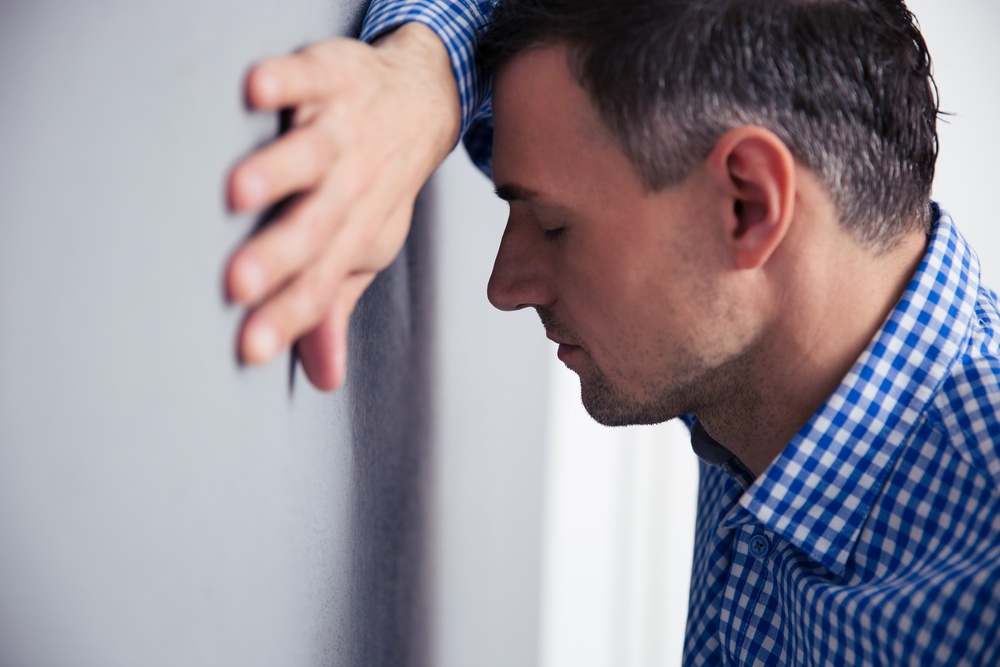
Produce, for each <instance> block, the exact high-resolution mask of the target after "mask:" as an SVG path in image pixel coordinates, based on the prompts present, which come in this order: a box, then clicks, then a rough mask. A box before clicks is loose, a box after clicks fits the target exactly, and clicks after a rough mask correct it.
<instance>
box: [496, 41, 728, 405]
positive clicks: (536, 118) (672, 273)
mask: <svg viewBox="0 0 1000 667" xmlns="http://www.w3.org/2000/svg"><path fill="white" fill-rule="evenodd" d="M494 121H495V125H496V133H495V138H494V149H493V176H494V180H495V183H496V186H497V191H498V193H499V194H500V196H501V197H503V198H505V199H507V200H509V202H510V218H509V219H508V221H507V227H506V230H505V231H504V235H503V240H502V241H501V243H500V248H499V251H498V253H497V259H496V264H495V266H494V268H493V275H492V277H491V278H490V283H489V298H490V301H491V302H492V303H493V305H495V306H496V307H497V308H500V309H502V310H515V309H518V308H525V307H532V308H535V309H536V310H537V311H538V313H539V315H540V316H541V319H542V323H543V324H544V326H545V329H546V332H547V334H548V337H549V338H550V339H552V340H553V341H555V342H557V343H559V352H558V354H559V358H560V359H561V360H562V361H563V362H564V363H565V364H566V365H567V366H568V367H569V368H571V369H572V370H574V371H575V372H576V373H578V374H579V376H580V382H581V389H582V396H583V403H584V406H585V407H586V408H587V410H588V412H590V414H591V415H592V416H593V417H594V418H595V419H596V420H597V421H599V422H601V423H604V424H609V425H616V424H626V423H655V422H659V421H664V420H666V419H670V418H672V417H674V416H676V415H678V414H681V413H683V412H688V411H693V410H695V409H697V408H698V407H699V406H700V405H701V404H702V403H703V402H704V401H706V400H709V401H711V400H717V394H718V390H719V389H720V386H719V380H720V377H719V373H718V372H717V371H718V370H719V369H720V368H725V367H727V366H728V367H729V368H730V369H731V367H732V364H731V363H727V362H731V361H732V360H733V358H734V357H735V356H736V355H737V354H738V353H739V351H740V348H741V347H743V345H742V344H741V343H740V342H739V340H738V339H739V337H738V336H735V335H733V333H732V331H731V330H730V328H729V327H728V326H727V319H728V318H727V315H728V314H729V310H730V309H729V308H727V307H726V306H725V305H724V300H723V299H721V298H720V297H719V294H720V293H721V292H720V287H721V286H722V282H721V281H722V278H720V277H717V276H722V275H724V274H725V271H721V270H720V269H721V268H722V267H724V265H725V262H726V257H725V256H723V255H722V254H721V253H720V252H719V251H718V250H717V249H718V248H720V247H721V246H720V243H719V239H717V238H713V235H717V234H718V232H717V231H715V230H717V226H715V225H711V224H704V222H705V220H706V218H707V217H708V216H710V215H711V213H712V212H711V210H709V207H707V206H706V205H705V204H704V202H706V201H710V200H711V198H709V197H705V196H704V195H705V190H704V189H705V188H706V187H708V186H707V185H706V183H707V181H706V179H704V178H700V177H699V175H698V172H699V170H698V169H696V170H695V172H694V173H692V175H691V176H689V177H688V178H687V179H686V180H685V181H684V182H682V183H680V184H678V185H677V186H672V187H669V188H666V189H664V190H661V191H659V192H655V193H648V192H646V190H645V189H644V187H643V184H642V181H641V180H640V177H639V175H638V173H637V172H636V170H635V169H634V167H633V166H632V164H631V163H630V162H629V160H628V159H627V158H626V157H625V155H624V154H623V153H622V151H621V150H620V149H619V148H618V145H617V144H616V143H615V141H614V139H613V138H612V136H611V134H610V132H609V131H608V130H607V129H606V128H605V126H604V125H603V124H602V122H601V120H600V118H599V116H598V114H597V112H596V110H595V109H594V107H593V106H592V104H591V103H590V100H589V98H588V96H587V94H586V93H585V92H584V90H583V89H582V88H581V87H580V86H579V85H578V84H577V82H576V81H575V80H574V79H573V77H572V75H571V74H570V72H569V69H568V67H567V51H566V49H565V47H562V46H550V47H544V48H539V49H535V50H531V51H528V52H525V53H524V54H522V55H520V56H518V57H517V58H515V59H514V60H512V61H511V62H510V63H509V64H507V65H506V66H504V67H503V68H501V70H500V71H499V72H498V74H497V77H496V80H495V86H494Z"/></svg>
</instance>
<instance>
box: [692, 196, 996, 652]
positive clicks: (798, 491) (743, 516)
mask: <svg viewBox="0 0 1000 667" xmlns="http://www.w3.org/2000/svg"><path fill="white" fill-rule="evenodd" d="M933 209H934V213H935V218H936V222H935V227H934V233H933V236H932V238H931V242H930V246H929V249H928V251H927V254H926V256H925V257H924V260H923V263H922V264H921V265H920V268H919V269H918V270H917V273H916V274H915V275H914V277H913V279H912V280H911V282H910V284H909V286H908V287H907V290H906V292H905V294H904V295H903V298H902V299H901V300H900V302H899V304H897V306H896V308H895V309H894V310H893V312H892V314H891V315H890V316H889V318H888V320H887V321H886V323H885V325H884V326H883V327H882V329H881V330H880V331H879V333H878V334H877V335H876V337H875V338H874V339H873V341H872V343H871V344H870V345H869V346H868V349H867V350H866V351H865V353H864V354H863V355H862V356H861V358H860V359H858V361H857V362H856V363H855V365H854V367H853V368H852V369H851V371H850V372H849V373H848V375H847V376H846V377H845V378H844V380H843V382H842V383H841V385H840V387H839V388H838V389H837V390H836V391H835V392H834V393H833V394H832V395H831V396H830V398H829V399H828V400H827V401H826V403H825V404H824V405H823V407H822V408H821V409H820V410H819V411H817V412H816V414H815V415H814V416H813V417H812V419H810V420H809V422H808V423H807V424H806V425H805V426H803V427H802V429H801V430H800V431H799V433H798V434H797V435H796V436H795V437H794V438H793V439H792V441H791V442H790V443H789V444H788V445H787V446H786V447H785V449H784V450H783V451H782V453H781V455H780V456H779V457H778V458H777V459H776V460H775V461H774V463H772V464H771V465H770V466H769V467H768V468H767V469H766V470H765V471H764V473H763V474H762V475H761V476H760V478H758V479H756V480H754V479H752V476H751V475H750V474H749V472H748V471H747V470H746V469H745V468H744V467H743V466H742V465H741V464H740V463H739V461H738V460H736V459H735V458H733V457H732V456H731V455H729V454H728V452H726V450H725V449H723V448H722V447H721V446H719V445H718V444H717V443H714V442H712V441H711V439H710V438H709V437H708V435H707V434H706V433H705V432H704V430H703V429H701V427H700V425H698V424H697V423H695V424H693V428H692V444H693V445H694V447H695V451H696V453H698V454H699V456H700V457H701V459H702V461H701V486H700V491H699V499H698V508H699V509H698V522H697V528H696V539H695V558H694V571H693V575H692V582H691V600H690V608H689V616H688V628H687V645H686V647H685V664H686V665H920V666H922V667H927V666H928V665H949V666H955V665H982V666H984V667H985V666H989V667H996V666H997V665H1000V446H998V443H1000V338H998V331H997V326H998V322H1000V317H998V315H997V297H996V294H995V293H993V292H991V291H989V290H986V289H985V288H983V287H982V286H981V285H980V284H979V260H978V259H977V257H976V255H975V253H973V251H972V250H971V249H970V248H969V246H968V244H967V243H966V242H965V239H963V238H962V236H961V234H959V233H958V231H957V230H956V229H955V226H954V224H953V222H952V220H951V218H950V217H949V216H948V215H947V214H946V213H944V212H942V211H941V210H940V209H939V208H938V207H937V206H936V205H935V206H934V207H933Z"/></svg>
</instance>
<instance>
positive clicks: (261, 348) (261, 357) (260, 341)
mask: <svg viewBox="0 0 1000 667" xmlns="http://www.w3.org/2000/svg"><path fill="white" fill-rule="evenodd" d="M278 344H279V342H278V332H277V331H275V330H274V327H272V326H270V325H269V324H256V325H254V326H253V327H251V328H250V330H249V331H247V336H246V356H247V360H248V361H251V362H254V363H258V364H262V363H264V362H265V361H269V360H270V359H271V357H273V356H274V355H275V354H276V353H277V352H278Z"/></svg>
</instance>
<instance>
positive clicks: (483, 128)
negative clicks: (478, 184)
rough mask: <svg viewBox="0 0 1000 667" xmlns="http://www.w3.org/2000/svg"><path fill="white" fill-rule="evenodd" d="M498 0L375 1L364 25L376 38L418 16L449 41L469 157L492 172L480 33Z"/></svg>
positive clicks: (367, 38) (365, 31) (365, 34)
mask: <svg viewBox="0 0 1000 667" xmlns="http://www.w3.org/2000/svg"><path fill="white" fill-rule="evenodd" d="M496 2H497V0H480V1H479V2H476V1H475V0H372V3H371V5H369V7H368V12H367V14H366V15H365V19H364V23H362V25H361V39H363V40H365V41H368V42H370V41H372V40H374V39H375V38H377V37H378V36H379V35H381V34H382V33H384V32H386V31H388V30H391V29H393V28H396V27H399V26H400V25H402V24H403V23H408V22H411V21H416V22H419V23H423V24H424V25H426V26H428V27H429V28H431V29H432V30H433V31H434V32H436V33H437V35H438V36H439V37H440V38H441V40H442V41H443V42H444V44H445V47H446V48H447V49H448V54H449V55H450V56H451V67H452V69H453V70H454V72H455V81H456V83H457V84H458V97H459V101H460V102H461V106H462V129H461V132H460V133H459V136H460V137H462V138H463V139H462V140H463V142H464V144H465V147H466V150H467V151H468V152H469V157H471V158H472V161H473V162H474V163H475V165H476V166H477V167H479V168H480V169H481V170H482V171H483V172H484V173H486V175H487V176H489V175H490V158H491V157H492V151H493V108H492V99H491V81H490V80H489V78H488V77H486V78H485V79H484V78H483V77H481V76H480V75H479V73H478V72H477V71H476V66H475V60H474V56H475V50H476V41H477V35H478V33H479V31H480V30H482V29H483V28H484V27H485V26H486V24H487V22H488V21H489V17H490V15H491V14H492V13H493V7H494V5H495V4H496Z"/></svg>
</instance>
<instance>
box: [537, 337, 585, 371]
mask: <svg viewBox="0 0 1000 667" xmlns="http://www.w3.org/2000/svg"><path fill="white" fill-rule="evenodd" d="M545 337H546V338H548V339H549V340H551V341H552V342H553V343H555V344H556V345H558V346H559V351H558V352H557V353H556V356H558V357H559V361H561V362H563V363H564V364H569V359H570V358H571V357H573V356H574V354H575V353H576V352H579V351H580V349H581V348H580V346H579V345H574V344H572V343H569V342H566V341H564V340H561V339H560V338H557V337H556V336H555V335H554V334H553V333H552V332H551V331H546V332H545Z"/></svg>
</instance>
